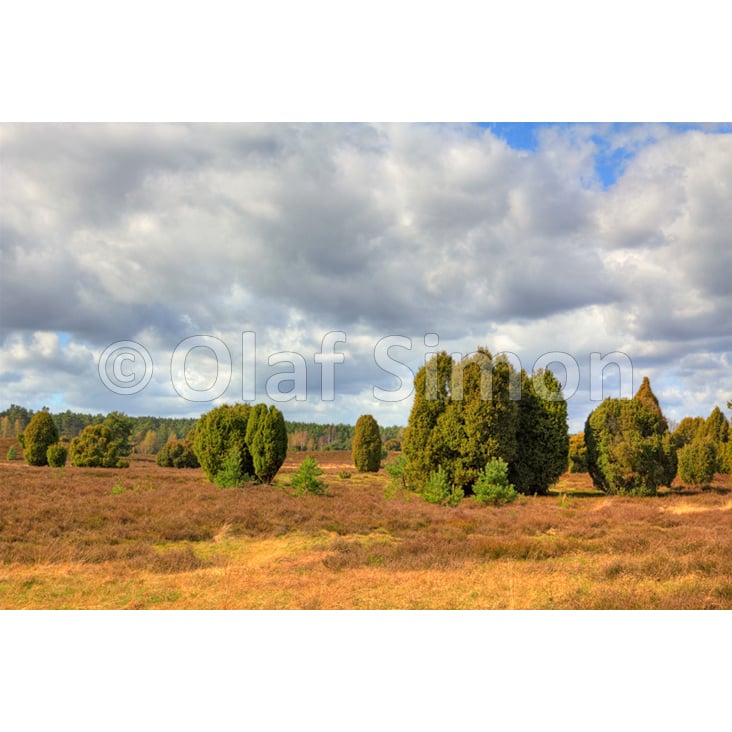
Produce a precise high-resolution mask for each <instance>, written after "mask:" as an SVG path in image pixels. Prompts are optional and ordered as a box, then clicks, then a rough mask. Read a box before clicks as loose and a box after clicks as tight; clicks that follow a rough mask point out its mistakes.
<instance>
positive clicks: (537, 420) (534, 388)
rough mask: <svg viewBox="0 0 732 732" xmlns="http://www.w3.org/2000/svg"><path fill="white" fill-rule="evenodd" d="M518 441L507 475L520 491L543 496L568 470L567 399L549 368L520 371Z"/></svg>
mask: <svg viewBox="0 0 732 732" xmlns="http://www.w3.org/2000/svg"><path fill="white" fill-rule="evenodd" d="M518 406H519V413H518V440H517V453H516V460H515V462H514V463H513V464H512V465H511V466H510V467H509V477H510V479H511V482H512V483H513V484H514V485H515V487H516V490H517V491H518V492H519V493H538V494H540V495H544V494H546V493H547V492H548V490H549V487H550V486H551V485H553V484H554V483H556V482H557V479H558V478H559V476H560V475H562V473H564V472H565V471H566V470H567V459H568V458H567V456H568V453H569V434H568V431H567V402H566V401H565V400H564V396H563V394H562V387H561V384H560V383H559V382H558V381H557V379H556V378H555V377H554V374H552V372H551V371H544V370H541V371H538V372H536V373H535V374H533V375H532V376H531V378H529V377H528V376H527V375H526V373H525V372H524V371H522V372H521V401H520V402H519V404H518Z"/></svg>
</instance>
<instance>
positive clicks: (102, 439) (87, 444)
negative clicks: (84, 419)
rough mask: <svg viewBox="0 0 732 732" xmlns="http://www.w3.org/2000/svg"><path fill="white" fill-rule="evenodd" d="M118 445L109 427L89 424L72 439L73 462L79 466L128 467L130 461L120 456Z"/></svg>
mask: <svg viewBox="0 0 732 732" xmlns="http://www.w3.org/2000/svg"><path fill="white" fill-rule="evenodd" d="M118 446H119V443H118V441H117V440H115V439H114V438H113V435H112V431H111V430H110V429H109V427H107V426H106V425H104V424H94V425H89V426H88V427H85V428H84V430H83V431H82V433H81V434H80V435H79V436H78V437H74V439H73V440H71V447H70V449H69V455H70V458H71V464H72V465H73V466H74V467H77V468H127V467H129V463H128V462H127V461H126V460H122V458H121V457H120V454H119V452H118Z"/></svg>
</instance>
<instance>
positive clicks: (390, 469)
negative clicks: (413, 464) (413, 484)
mask: <svg viewBox="0 0 732 732" xmlns="http://www.w3.org/2000/svg"><path fill="white" fill-rule="evenodd" d="M406 465H407V456H406V455H399V456H398V457H397V458H396V459H394V460H390V461H389V462H387V463H384V470H385V471H386V474H387V475H388V476H389V477H390V478H391V484H390V487H391V488H392V489H394V490H396V489H397V488H403V489H406V487H407V481H406V478H405V476H404V470H405V468H406Z"/></svg>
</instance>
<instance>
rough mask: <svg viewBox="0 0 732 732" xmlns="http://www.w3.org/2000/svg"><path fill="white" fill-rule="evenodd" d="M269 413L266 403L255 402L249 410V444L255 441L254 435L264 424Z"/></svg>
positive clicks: (247, 439) (247, 434)
mask: <svg viewBox="0 0 732 732" xmlns="http://www.w3.org/2000/svg"><path fill="white" fill-rule="evenodd" d="M266 415H267V405H266V404H255V405H254V406H253V407H252V408H251V409H250V410H249V419H248V421H247V431H246V441H247V445H251V444H252V443H253V442H254V435H255V434H256V433H257V430H259V428H260V427H261V426H262V424H263V420H264V417H265V416H266Z"/></svg>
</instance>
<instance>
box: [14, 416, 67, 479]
mask: <svg viewBox="0 0 732 732" xmlns="http://www.w3.org/2000/svg"><path fill="white" fill-rule="evenodd" d="M18 442H20V445H21V447H22V448H23V457H24V458H25V461H26V462H27V463H28V465H48V457H47V454H46V453H47V451H48V448H49V447H50V446H51V445H53V444H55V443H56V442H58V429H56V425H55V423H54V421H53V418H52V417H51V415H50V413H49V412H48V411H47V410H46V409H43V410H41V411H40V412H36V413H35V414H34V415H33V416H32V417H31V420H30V422H29V423H28V426H27V427H26V428H25V430H24V431H23V434H22V435H20V436H19V437H18Z"/></svg>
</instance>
